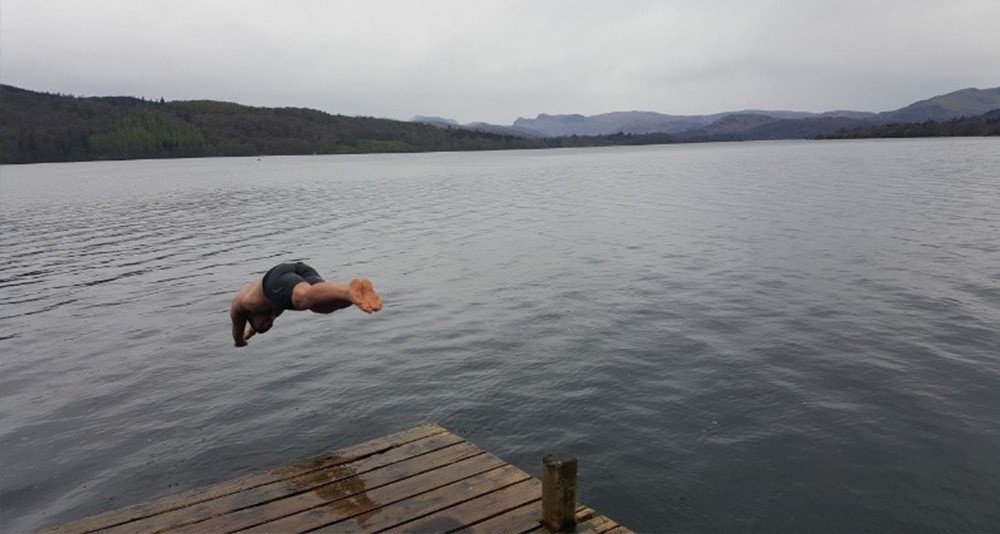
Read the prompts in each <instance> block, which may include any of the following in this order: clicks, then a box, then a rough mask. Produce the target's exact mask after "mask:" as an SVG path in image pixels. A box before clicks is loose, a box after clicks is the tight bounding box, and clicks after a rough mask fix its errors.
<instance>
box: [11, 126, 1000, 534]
mask: <svg viewBox="0 0 1000 534" xmlns="http://www.w3.org/2000/svg"><path fill="white" fill-rule="evenodd" d="M0 214H2V220H0V221H2V222H0V247H2V253H0V321H2V322H0V329H2V330H0V353H2V373H0V396H2V403H0V449H2V451H3V452H2V462H3V463H2V471H0V477H2V479H0V482H2V483H0V492H2V495H0V506H2V511H0V517H2V526H0V529H2V530H3V531H4V532H20V531H28V530H32V529H36V528H39V527H45V526H51V525H55V524H59V523H62V522H65V521H68V520H72V519H76V518H79V517H82V516H85V515H90V514H94V513H98V512H102V511H106V510H109V509H113V508H117V507H121V506H124V505H128V504H133V503H137V502H141V501H146V500H150V499H153V498H157V497H160V496H163V495H167V494H171V493H175V492H179V491H181V490H186V489H189V488H193V487H197V486H200V485H204V484H207V483H211V482H216V481H221V480H226V479H229V478H233V477H235V476H238V475H241V474H245V473H248V472H252V471H257V470H260V469H262V468H265V467H272V466H277V465H282V464H285V463H290V462H292V461H296V460H299V459H303V458H306V457H310V456H313V455H316V454H319V453H321V452H324V451H329V450H332V449H337V448H341V447H345V446H348V445H351V444H354V443H357V442H360V441H365V440H368V439H372V438H375V437H378V436H381V435H384V434H388V433H392V432H396V431H400V430H403V429H406V428H410V427H413V426H417V425H419V424H422V423H426V422H437V423H440V424H442V425H444V426H446V427H448V428H449V429H451V430H453V431H454V432H456V433H458V434H460V435H462V436H464V437H466V438H468V439H469V440H470V441H472V442H473V443H476V444H478V445H481V446H483V447H484V448H486V449H487V450H489V451H491V452H493V453H495V454H497V455H498V456H500V457H502V458H504V459H505V460H508V461H510V462H512V463H514V464H515V465H518V466H519V467H521V468H523V469H525V470H526V471H528V472H530V473H532V474H534V475H536V476H538V475H539V473H540V464H541V457H542V456H543V455H544V454H545V453H547V452H550V451H566V452H569V453H571V454H574V455H576V456H577V457H578V458H579V459H580V488H579V498H580V501H581V502H583V503H585V504H587V505H589V506H592V507H594V508H596V509H597V510H599V511H601V512H603V513H605V514H607V515H609V516H611V517H613V518H614V519H616V520H618V521H620V522H622V523H623V524H625V525H628V526H629V527H631V528H633V529H636V530H639V531H646V532H651V531H656V532H659V531H673V532H716V531H726V532H884V531H906V532H932V531H963V532H971V531H988V530H992V531H996V530H997V529H998V528H1000V506H997V502H998V501H997V496H998V495H1000V417H998V414H1000V140H997V139H996V138H994V139H947V140H893V141H889V140H885V141H830V142H774V143H732V144H702V145H674V146H653V147H634V148H601V149H578V150H545V151H513V152H485V153H444V154H416V155H366V156H330V157H327V156H314V157H264V158H260V159H257V158H218V159H194V160H171V161H129V162H94V163H74V164H48V165H31V166H4V167H3V168H2V170H0ZM286 260H303V261H306V262H307V263H309V264H311V265H313V266H314V267H316V268H317V269H318V270H319V271H320V273H321V274H322V275H324V277H326V278H327V279H328V280H331V281H335V282H346V281H348V280H349V279H350V278H352V277H357V276H364V277H369V278H371V279H372V280H373V281H374V282H375V287H376V289H378V290H379V291H380V292H381V293H382V295H383V297H384V299H385V308H384V309H383V311H382V312H380V313H378V314H376V315H373V316H367V315H365V314H363V313H360V312H358V311H357V310H353V309H349V310H343V311H340V312H337V313H335V314H333V315H330V316H321V315H315V314H310V313H286V314H285V315H283V316H282V317H281V318H280V319H279V320H278V321H277V323H276V326H275V328H274V330H272V331H271V332H268V333H267V334H266V335H262V336H259V337H255V338H254V339H252V340H251V342H250V345H249V346H248V347H245V348H242V349H237V348H234V347H233V346H232V339H231V338H230V332H229V319H228V316H227V310H228V305H229V302H230V300H231V298H232V296H233V295H234V294H235V292H236V291H237V290H238V289H240V288H241V287H242V286H243V284H245V283H248V282H250V281H251V280H253V279H255V278H257V277H259V276H261V275H262V274H263V273H264V271H266V270H267V269H268V268H270V267H271V266H272V265H273V264H275V263H278V262H280V261H286Z"/></svg>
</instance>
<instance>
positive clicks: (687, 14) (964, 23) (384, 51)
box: [0, 0, 1000, 124]
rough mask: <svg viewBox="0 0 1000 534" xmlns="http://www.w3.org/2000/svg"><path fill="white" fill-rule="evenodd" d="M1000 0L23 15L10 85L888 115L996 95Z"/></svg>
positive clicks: (370, 104) (467, 114)
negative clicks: (949, 98)
mask: <svg viewBox="0 0 1000 534" xmlns="http://www.w3.org/2000/svg"><path fill="white" fill-rule="evenodd" d="M996 20H1000V2H992V1H985V0H960V1H956V2H948V3H941V2H933V1H926V0H919V1H914V2H908V3H906V4H905V5H901V4H898V3H895V2H887V1H885V2H883V1H876V2H864V3H861V2H857V3H855V2H849V3H845V2H810V3H801V2H792V1H787V0H781V1H779V0H774V1H769V2H757V3H753V4H749V5H748V4H744V3H738V2H729V1H726V2H715V3H709V4H704V3H700V2H693V1H682V2H671V3H669V4H667V3H661V2H655V1H646V0H631V1H624V2H615V3H611V2H607V3H598V4H578V3H572V2H562V1H552V2H544V3H539V2H523V1H518V2H477V3H475V4H467V3H459V2H455V1H451V0H448V1H433V2H422V3H419V4H417V3H408V2H399V1H377V2H364V3H360V2H318V1H317V2H312V1H309V2H299V3H295V4H272V3H268V2H263V1H257V0H255V1H247V2H239V3H235V2H224V1H208V2H199V3H197V4H182V5H181V6H180V7H179V8H178V7H177V6H172V5H171V6H168V5H166V4H160V3H156V2H152V1H131V2H125V1H123V0H108V1H105V2H99V3H87V4H84V3H79V2H70V1H67V0H56V1H51V2H44V3H41V2H30V1H27V0H5V1H4V2H3V4H2V5H0V80H2V82H3V83H5V84H9V85H14V86H18V87H23V88H25V89H31V90H36V91H45V92H54V93H63V94H73V95H78V96H112V95H122V96H135V97H145V98H150V99H159V98H164V99H166V100H192V99H210V100H220V101H228V102H236V103H240V104H245V105H252V106H268V107H284V106H292V107H305V108H314V109H319V110H322V111H326V112H329V113H334V114H343V115H352V116H374V117H384V118H393V119H402V120H410V119H412V118H413V117H414V116H417V115H422V116H437V117H444V118H448V119H454V120H457V121H458V122H462V123H468V122H475V121H483V122H490V123H494V124H511V123H512V122H513V121H514V120H515V119H517V118H518V117H525V118H532V117H535V116H537V115H538V114H539V113H548V114H553V115H555V114H565V113H580V114H584V115H597V114H601V113H607V112H614V111H632V110H635V111H654V112H658V113H665V114H672V115H701V114H712V113H718V112H723V111H733V110H742V109H768V110H795V111H810V112H824V111H833V110H854V111H873V112H878V111H888V110H894V109H898V108H900V107H903V106H906V105H908V104H911V103H913V102H915V101H918V100H923V99H926V98H930V97H932V96H936V95H939V94H944V93H949V92H952V91H955V90H959V89H964V88H969V87H976V88H980V89H983V88H989V87H995V86H997V85H998V79H997V76H996V73H997V72H1000V54H996V51H997V50H1000V34H998V32H996V31H995V28H993V27H992V26H993V25H994V21H996Z"/></svg>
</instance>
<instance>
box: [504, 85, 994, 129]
mask: <svg viewBox="0 0 1000 534" xmlns="http://www.w3.org/2000/svg"><path fill="white" fill-rule="evenodd" d="M996 108H1000V87H997V88H992V89H962V90H960V91H955V92H952V93H948V94H945V95H940V96H936V97H933V98H929V99H927V100H922V101H920V102H915V103H913V104H910V105H909V106H906V107H904V108H900V109H898V110H895V111H886V112H882V113H872V112H867V111H851V110H836V111H826V112H823V113H811V112H805V111H786V110H741V111H729V112H723V113H714V114H711V115H665V114H662V113H656V112H650V111H624V112H612V113H602V114H600V115H591V116H585V115H578V114H573V115H549V114H545V113H542V114H540V115H538V116H537V117H536V118H534V119H526V118H518V119H517V120H516V121H514V127H515V128H519V129H521V130H522V131H533V132H537V134H538V135H543V136H569V135H609V134H615V133H619V132H621V133H626V134H630V133H631V134H648V133H669V134H672V135H676V136H678V137H679V138H681V139H684V138H692V137H696V138H716V137H723V138H726V139H799V138H809V137H815V136H817V135H825V134H831V133H833V132H836V131H838V130H839V129H842V128H854V127H861V126H872V125H879V124H887V123H890V122H922V121H927V120H935V121H942V120H950V119H954V118H958V117H962V116H970V115H979V114H982V113H986V112H987V111H990V110H991V109H996ZM730 117H735V118H732V119H730ZM797 121H804V122H797Z"/></svg>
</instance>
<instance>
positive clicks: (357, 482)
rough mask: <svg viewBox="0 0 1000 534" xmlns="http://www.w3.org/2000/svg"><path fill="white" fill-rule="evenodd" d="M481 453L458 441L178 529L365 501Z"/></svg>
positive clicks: (226, 526)
mask: <svg viewBox="0 0 1000 534" xmlns="http://www.w3.org/2000/svg"><path fill="white" fill-rule="evenodd" d="M484 454H485V451H483V450H482V449H480V448H479V447H476V446H475V445H473V444H471V443H468V442H465V443H459V444H457V445H453V446H451V447H446V448H443V449H440V450H437V451H434V452H431V453H427V454H423V455H420V456H415V457H413V458H409V459H407V460H404V461H401V462H397V463H393V464H389V465H386V466H383V467H380V468H378V469H373V470H371V471H368V472H365V473H360V474H350V476H347V477H343V478H339V479H338V480H336V481H335V482H331V483H325V482H324V481H319V482H320V484H315V485H311V486H310V488H309V489H308V490H306V491H304V492H298V493H295V494H293V495H287V496H285V497H282V498H279V499H274V500H271V501H268V502H265V503H263V504H261V505H259V506H252V507H248V508H244V509H241V510H238V511H235V512H232V513H228V514H225V515H220V516H216V517H213V518H211V519H207V520H205V521H201V522H198V523H193V524H189V525H186V526H184V527H181V528H179V529H178V530H177V532H234V531H237V530H241V529H247V528H251V527H254V526H256V525H260V524H262V523H267V522H268V521H273V520H275V519H278V518H282V517H286V516H292V515H294V514H298V513H300V512H303V511H306V510H309V509H311V508H315V507H317V506H322V505H325V504H329V503H331V502H343V503H345V506H346V503H352V502H365V501H367V500H368V499H369V497H368V496H367V495H366V492H367V493H370V492H372V491H374V490H377V489H378V488H381V487H384V486H387V485H390V484H393V483H396V482H400V481H405V480H407V479H410V478H412V477H414V476H420V475H421V474H429V473H432V472H434V471H436V470H438V469H442V468H446V467H448V466H451V465H454V464H456V463H461V462H464V461H468V460H470V459H474V458H476V457H478V456H482V455H484ZM310 476H311V475H310Z"/></svg>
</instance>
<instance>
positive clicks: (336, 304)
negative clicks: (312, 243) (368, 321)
mask: <svg viewBox="0 0 1000 534" xmlns="http://www.w3.org/2000/svg"><path fill="white" fill-rule="evenodd" d="M352 304H353V305H355V306H357V307H358V308H359V309H360V310H361V311H363V312H365V313H373V312H377V311H379V310H381V309H382V298H381V297H379V296H378V293H376V292H375V288H374V287H373V286H372V283H371V282H370V281H368V280H363V279H354V280H351V283H350V284H349V285H346V286H341V285H336V284H331V283H329V282H319V283H316V284H312V285H310V284H309V283H308V282H299V283H298V284H297V285H296V286H295V289H293V290H292V305H293V306H294V307H295V309H296V310H312V311H314V312H316V313H333V312H335V311H337V310H340V309H343V308H347V307H348V306H351V305H352Z"/></svg>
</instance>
